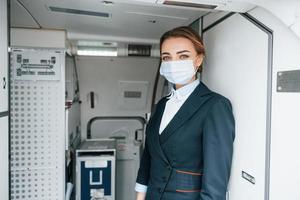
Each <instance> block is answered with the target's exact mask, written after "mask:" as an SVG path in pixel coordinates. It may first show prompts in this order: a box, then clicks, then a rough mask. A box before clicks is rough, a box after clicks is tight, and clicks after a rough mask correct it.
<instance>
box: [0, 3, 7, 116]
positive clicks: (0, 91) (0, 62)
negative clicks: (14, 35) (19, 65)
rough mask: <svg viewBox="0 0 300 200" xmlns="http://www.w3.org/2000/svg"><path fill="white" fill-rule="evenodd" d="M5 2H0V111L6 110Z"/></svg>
mask: <svg viewBox="0 0 300 200" xmlns="http://www.w3.org/2000/svg"><path fill="white" fill-rule="evenodd" d="M7 44H8V42H7V4H6V0H5V1H1V2H0V113H1V112H4V111H7V110H8V98H7V96H8V80H7V75H8V53H7Z"/></svg>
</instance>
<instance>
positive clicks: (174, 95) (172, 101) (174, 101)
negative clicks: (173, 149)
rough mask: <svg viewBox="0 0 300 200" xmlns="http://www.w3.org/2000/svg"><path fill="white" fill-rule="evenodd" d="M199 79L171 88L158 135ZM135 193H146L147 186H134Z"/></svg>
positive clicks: (137, 184)
mask: <svg viewBox="0 0 300 200" xmlns="http://www.w3.org/2000/svg"><path fill="white" fill-rule="evenodd" d="M199 83H200V81H199V79H196V80H195V81H193V82H191V83H189V84H187V85H185V86H183V87H181V88H179V89H177V90H175V89H173V88H172V91H171V94H170V96H169V97H167V98H168V99H169V100H168V101H167V102H166V106H165V110H164V113H163V116H162V119H161V122H160V126H159V134H161V133H162V132H163V130H164V129H165V128H166V127H167V125H168V124H169V122H170V121H171V120H172V119H173V117H174V116H175V114H176V113H177V112H178V110H179V109H180V107H181V106H182V105H183V103H184V102H185V101H186V99H187V98H188V97H189V96H190V95H191V94H192V92H193V91H194V90H195V88H196V87H197V86H198V85H199ZM135 191H136V192H144V193H146V192H147V186H146V185H142V184H139V183H136V184H135Z"/></svg>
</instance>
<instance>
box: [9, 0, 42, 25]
mask: <svg viewBox="0 0 300 200" xmlns="http://www.w3.org/2000/svg"><path fill="white" fill-rule="evenodd" d="M10 10H11V13H12V14H11V18H10V23H11V26H12V27H26V28H39V25H38V24H37V23H36V22H35V21H34V19H33V18H32V17H31V16H30V14H29V13H28V12H27V11H26V9H25V8H24V7H23V6H22V4H20V3H19V2H18V1H17V0H11V1H10Z"/></svg>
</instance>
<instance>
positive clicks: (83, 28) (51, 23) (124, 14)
mask: <svg viewBox="0 0 300 200" xmlns="http://www.w3.org/2000/svg"><path fill="white" fill-rule="evenodd" d="M19 1H20V2H22V4H23V5H24V6H25V7H26V8H27V9H28V10H29V12H30V13H31V14H32V16H33V17H34V18H35V19H36V20H37V21H38V23H39V24H40V25H41V27H43V28H52V29H66V30H67V32H69V33H80V34H86V35H89V34H91V35H99V36H112V37H120V38H122V37H127V38H128V37H130V38H140V39H143V38H144V39H158V38H159V37H160V35H161V34H162V33H163V32H164V31H166V30H168V29H171V28H173V27H176V26H181V25H187V24H189V23H191V22H192V21H194V20H195V19H197V18H198V17H200V16H202V15H204V14H205V13H207V12H208V11H207V10H201V9H190V8H179V7H178V8H177V7H176V8H175V7H169V6H163V5H157V4H154V3H144V2H136V1H114V4H113V5H111V6H107V5H104V4H103V3H102V1H101V0H39V1H36V0H19ZM49 6H55V7H61V8H68V9H78V10H82V11H90V12H105V13H110V14H111V17H109V18H104V17H96V16H88V15H77V14H66V13H61V12H52V11H50V9H49ZM11 15H12V18H14V24H15V25H19V26H26V25H27V22H26V21H22V19H20V17H19V16H18V13H17V8H16V7H14V8H12V12H11ZM70 35H72V34H70ZM71 39H72V38H71Z"/></svg>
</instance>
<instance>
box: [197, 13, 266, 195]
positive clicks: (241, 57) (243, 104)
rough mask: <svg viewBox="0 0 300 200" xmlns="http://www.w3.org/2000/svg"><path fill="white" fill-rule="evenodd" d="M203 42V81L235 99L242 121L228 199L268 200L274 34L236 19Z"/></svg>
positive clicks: (206, 35)
mask: <svg viewBox="0 0 300 200" xmlns="http://www.w3.org/2000/svg"><path fill="white" fill-rule="evenodd" d="M204 20H205V17H204ZM210 20H211V18H210ZM204 30H205V29H204ZM203 39H204V44H205V46H206V50H207V56H206V61H205V63H204V70H203V74H202V80H203V82H204V83H206V84H207V85H208V86H209V87H210V88H211V89H212V90H214V91H216V92H219V93H221V94H222V95H224V96H226V97H227V98H229V99H230V100H231V102H232V105H233V111H234V116H235V120H236V138H235V142H234V155H233V163H232V171H231V179H230V184H229V192H228V199H230V200H263V199H265V196H264V195H265V175H266V173H265V170H266V168H265V167H266V159H267V158H268V157H267V155H268V153H267V151H266V144H267V134H268V133H269V132H268V131H269V130H268V128H269V127H268V126H269V125H268V120H269V119H268V106H269V104H268V91H269V90H268V77H269V74H268V72H269V65H268V64H269V63H268V60H269V57H268V52H269V41H268V40H269V37H268V34H266V32H264V31H262V30H261V29H260V28H258V27H257V26H256V25H254V24H253V23H252V22H250V21H249V20H247V19H246V18H245V17H243V16H242V15H240V14H234V15H232V16H230V17H228V18H226V19H225V20H224V21H222V22H220V23H218V24H215V26H213V27H211V28H210V29H208V30H205V32H204V33H203ZM243 172H244V177H245V178H243V176H242V174H243ZM245 173H246V174H245ZM247 179H248V180H247Z"/></svg>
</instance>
